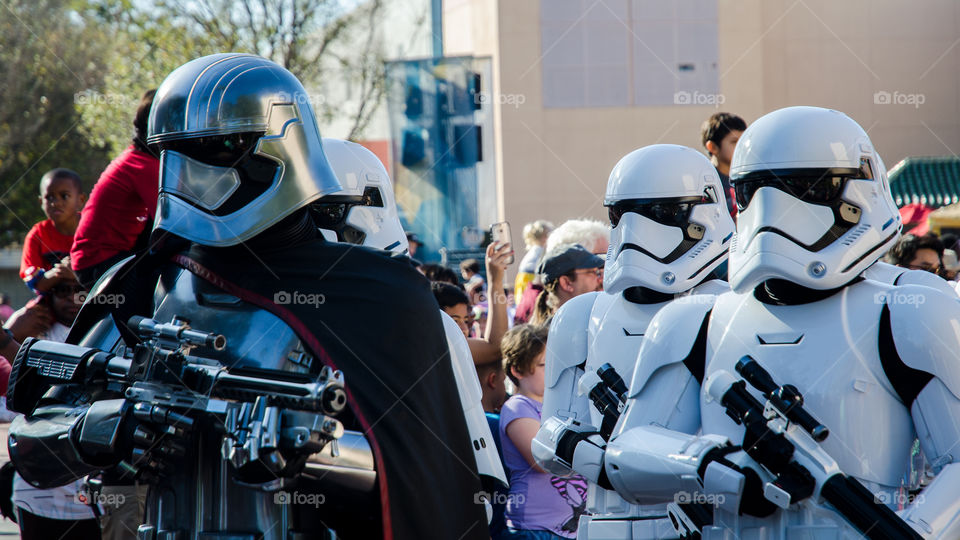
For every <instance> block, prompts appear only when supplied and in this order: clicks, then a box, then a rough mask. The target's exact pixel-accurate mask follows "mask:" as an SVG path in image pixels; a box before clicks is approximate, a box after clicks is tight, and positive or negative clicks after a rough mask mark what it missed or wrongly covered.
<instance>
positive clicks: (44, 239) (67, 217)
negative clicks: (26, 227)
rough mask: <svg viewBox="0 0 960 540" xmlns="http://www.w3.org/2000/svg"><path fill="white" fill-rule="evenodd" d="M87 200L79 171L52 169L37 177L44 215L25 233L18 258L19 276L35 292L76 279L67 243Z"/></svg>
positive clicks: (69, 242) (75, 229)
mask: <svg viewBox="0 0 960 540" xmlns="http://www.w3.org/2000/svg"><path fill="white" fill-rule="evenodd" d="M86 200H87V195H86V194H85V193H84V192H83V184H82V182H81V181H80V175H78V174H77V173H75V172H73V171H71V170H70V169H62V168H58V169H53V170H51V171H48V172H47V173H46V174H44V175H43V177H42V178H41V179H40V205H41V206H42V207H43V213H44V214H46V215H47V219H45V220H43V221H41V222H39V223H37V224H35V225H34V226H33V227H32V228H31V229H30V232H28V233H27V237H26V239H25V240H24V242H23V255H22V257H21V260H20V277H21V278H22V279H23V281H24V283H26V284H27V287H29V288H30V289H31V290H33V291H34V292H37V293H42V292H46V291H49V290H50V289H51V288H52V287H53V286H54V285H56V284H57V283H59V282H60V281H62V280H74V279H76V277H75V276H74V275H73V271H72V270H71V269H70V247H71V246H72V245H73V235H74V233H76V232H77V225H78V224H79V223H80V209H81V208H83V204H84V203H85V202H86Z"/></svg>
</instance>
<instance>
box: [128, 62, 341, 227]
mask: <svg viewBox="0 0 960 540" xmlns="http://www.w3.org/2000/svg"><path fill="white" fill-rule="evenodd" d="M148 126H149V127H148V133H147V143H148V144H150V145H156V146H158V147H159V148H160V150H161V156H160V196H159V199H158V203H157V215H156V221H155V223H154V228H155V229H162V230H165V231H169V232H171V233H174V234H176V235H178V236H182V237H184V238H186V239H188V240H191V241H193V242H196V243H198V244H203V245H208V246H232V245H236V244H239V243H241V242H244V241H246V240H249V239H250V238H253V237H254V236H256V235H258V234H260V233H261V232H263V231H264V230H266V229H268V228H269V227H270V226H272V225H274V224H276V223H277V222H279V221H280V220H282V219H283V218H285V217H287V216H289V215H290V214H292V213H293V212H294V211H296V210H298V209H300V208H304V207H306V206H307V205H309V204H310V203H311V202H313V201H315V200H317V199H319V198H320V197H323V196H325V195H327V194H330V193H333V192H336V191H339V190H340V189H341V186H340V183H339V182H338V181H337V178H336V176H335V175H334V173H333V171H332V170H331V168H330V165H329V164H328V163H327V158H326V156H325V155H324V153H323V146H322V144H321V139H320V132H319V130H318V129H317V123H316V120H315V118H314V112H313V108H312V107H311V105H310V99H309V95H308V94H307V92H306V91H305V90H304V88H303V85H301V84H300V81H299V80H297V78H296V77H295V76H293V74H292V73H290V72H289V71H287V70H286V69H285V68H283V67H281V66H279V65H277V64H275V63H273V62H271V61H269V60H266V59H264V58H260V57H259V56H253V55H249V54H235V53H227V54H214V55H210V56H205V57H203V58H198V59H196V60H193V61H191V62H188V63H186V64H184V65H182V66H180V67H179V68H177V69H176V70H174V71H173V73H171V74H170V75H169V76H167V78H166V79H165V80H164V81H163V84H161V85H160V88H159V89H157V93H156V96H155V97H154V101H153V108H152V109H151V110H150V119H149V121H148Z"/></svg>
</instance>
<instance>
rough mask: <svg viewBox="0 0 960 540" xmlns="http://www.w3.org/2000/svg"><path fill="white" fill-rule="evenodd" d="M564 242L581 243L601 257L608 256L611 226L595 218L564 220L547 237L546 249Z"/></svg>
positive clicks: (548, 249)
mask: <svg viewBox="0 0 960 540" xmlns="http://www.w3.org/2000/svg"><path fill="white" fill-rule="evenodd" d="M563 244H580V245H581V246H583V247H585V248H587V251H589V252H590V253H593V254H594V255H598V256H600V257H606V256H607V246H609V245H610V227H609V226H608V225H605V224H604V223H601V222H599V221H597V220H594V219H570V220H567V221H564V222H563V224H561V225H560V226H559V227H557V228H556V229H554V230H553V232H552V233H550V236H549V237H547V245H546V251H550V250H551V249H553V248H554V247H556V246H561V245H563Z"/></svg>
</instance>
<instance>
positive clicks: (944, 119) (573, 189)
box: [444, 0, 960, 242]
mask: <svg viewBox="0 0 960 540" xmlns="http://www.w3.org/2000/svg"><path fill="white" fill-rule="evenodd" d="M606 1H607V2H616V1H618V0H606ZM623 1H626V0H623ZM587 4H591V3H590V2H588V3H587ZM584 5H586V4H584ZM444 16H445V20H444V41H445V48H446V49H447V50H446V52H447V53H448V54H475V55H491V56H492V57H493V60H494V79H495V80H494V88H495V90H496V91H498V92H499V93H500V94H501V97H500V99H499V101H501V102H502V103H500V104H499V105H498V107H499V108H498V109H496V120H495V121H496V125H495V129H496V130H497V140H498V150H499V156H498V157H499V164H500V167H499V168H500V170H499V174H498V184H499V189H500V197H501V199H500V203H499V211H500V212H501V215H503V216H504V217H505V218H506V219H507V220H509V221H511V222H512V223H513V224H514V229H515V230H518V231H519V230H520V228H521V227H522V225H523V224H524V223H527V222H529V221H532V220H534V219H539V218H546V219H550V220H552V221H554V222H555V223H559V222H561V221H563V220H565V219H569V218H575V217H592V218H596V219H604V218H605V211H604V209H603V208H602V199H603V193H604V190H605V187H606V180H607V176H608V174H609V172H610V170H611V168H612V167H613V165H614V164H615V163H616V162H617V160H618V159H619V158H620V157H621V156H623V155H624V154H626V153H627V152H629V151H631V150H633V149H635V148H638V147H640V146H644V145H648V144H653V143H661V142H662V143H676V144H684V145H688V146H691V147H694V148H697V149H701V150H702V148H701V146H700V135H699V129H700V124H701V123H702V122H703V120H704V119H706V118H707V117H708V116H709V115H710V114H712V113H713V112H716V111H718V110H725V111H730V112H734V113H737V114H739V115H741V116H743V117H744V119H746V120H747V122H748V123H749V122H752V121H753V120H755V119H756V118H757V117H759V116H761V115H763V114H765V113H766V112H769V111H772V110H775V109H778V108H781V107H785V106H789V105H817V106H824V107H831V108H835V109H838V110H841V111H843V112H845V113H847V114H848V115H850V116H851V117H852V118H854V119H855V120H857V121H858V122H859V123H860V124H861V125H862V126H863V127H864V129H866V130H867V131H868V132H869V134H870V136H871V137H872V139H873V141H874V144H875V145H876V147H877V148H878V150H879V151H880V153H881V156H882V157H883V159H884V161H885V162H886V165H887V166H888V168H889V167H892V166H893V165H894V164H895V163H896V162H897V161H899V160H900V159H902V158H903V157H905V156H908V155H940V154H953V153H955V152H957V151H960V115H958V112H960V2H956V1H953V0H915V1H907V0H843V1H840V2H837V1H836V0H719V17H718V25H719V60H720V65H719V70H718V71H719V73H720V93H721V95H722V96H723V98H724V100H725V101H724V103H723V105H722V106H720V107H719V108H714V107H711V106H695V105H687V106H682V105H680V106H656V107H608V108H579V109H577V108H568V109H548V108H544V107H543V105H542V99H541V69H540V67H539V63H540V60H541V58H542V54H543V51H542V49H543V47H542V46H541V35H540V0H448V1H447V2H445V11H444ZM638 37H639V36H638ZM878 92H887V93H889V95H890V98H891V101H896V100H900V101H901V103H900V104H897V103H892V104H884V103H882V101H883V95H880V98H879V99H880V101H881V103H877V102H876V99H877V98H875V94H876V93H878ZM511 96H513V99H512V100H511ZM520 96H522V104H519V105H518V104H517V103H518V102H519V101H521V99H518V97H520ZM911 96H913V97H911ZM511 101H512V103H513V104H512V105H510V104H506V103H509V102H511ZM905 101H913V102H917V101H922V104H920V105H919V106H915V105H913V104H910V103H904V102H905ZM515 241H517V242H519V238H517V239H515Z"/></svg>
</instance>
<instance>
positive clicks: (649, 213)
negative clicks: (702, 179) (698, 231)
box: [607, 197, 710, 228]
mask: <svg viewBox="0 0 960 540" xmlns="http://www.w3.org/2000/svg"><path fill="white" fill-rule="evenodd" d="M706 202H710V201H709V200H708V199H707V198H706V197H680V198H675V199H632V200H625V201H617V202H616V203H614V204H612V205H610V206H608V207H607V215H608V216H609V217H610V225H612V226H614V227H616V226H617V225H618V224H619V223H620V219H622V218H623V216H624V214H627V213H629V212H633V213H635V214H640V215H641V216H643V217H645V218H648V219H652V220H653V221H656V222H657V223H660V224H661V225H667V226H670V227H680V228H686V226H687V223H688V222H689V220H690V212H691V211H692V210H693V207H694V206H696V205H698V204H703V203H706Z"/></svg>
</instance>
